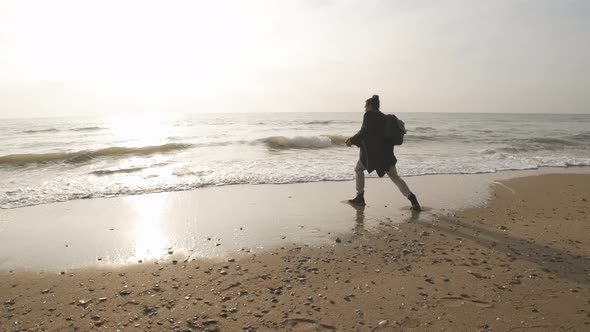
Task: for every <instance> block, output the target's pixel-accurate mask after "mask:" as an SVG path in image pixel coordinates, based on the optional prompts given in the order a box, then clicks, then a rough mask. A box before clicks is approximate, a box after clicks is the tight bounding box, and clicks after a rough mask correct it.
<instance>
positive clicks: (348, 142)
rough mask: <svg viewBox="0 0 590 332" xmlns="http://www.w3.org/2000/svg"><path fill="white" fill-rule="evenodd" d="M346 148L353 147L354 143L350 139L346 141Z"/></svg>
mask: <svg viewBox="0 0 590 332" xmlns="http://www.w3.org/2000/svg"><path fill="white" fill-rule="evenodd" d="M346 146H352V142H351V141H350V138H349V139H347V140H346Z"/></svg>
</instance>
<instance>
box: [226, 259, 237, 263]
mask: <svg viewBox="0 0 590 332" xmlns="http://www.w3.org/2000/svg"><path fill="white" fill-rule="evenodd" d="M227 261H228V262H229V263H233V262H235V261H236V260H235V259H234V258H230V259H228V260H227Z"/></svg>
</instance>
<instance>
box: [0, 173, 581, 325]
mask: <svg viewBox="0 0 590 332" xmlns="http://www.w3.org/2000/svg"><path fill="white" fill-rule="evenodd" d="M500 183H501V184H496V185H494V186H493V188H492V190H493V191H492V193H491V197H492V199H491V200H490V201H488V202H487V204H485V205H483V206H479V207H469V208H465V209H462V210H458V211H452V212H450V213H448V214H446V215H439V216H438V218H437V219H435V220H433V221H429V222H425V221H423V220H420V219H419V218H418V219H415V220H411V221H410V222H407V223H401V224H397V223H393V222H386V220H383V221H384V222H383V223H381V224H377V225H376V227H377V228H376V229H377V230H378V231H371V230H370V229H367V228H366V227H365V226H367V224H366V220H364V219H363V220H358V221H357V225H356V226H357V227H356V229H354V230H353V231H352V232H351V233H350V234H349V235H348V236H346V237H345V236H342V237H341V241H340V242H339V243H336V242H332V243H331V244H329V245H323V246H305V245H296V244H291V243H287V244H284V245H281V246H277V247H274V248H271V249H268V250H264V251H261V252H260V253H256V252H254V253H244V254H241V255H239V256H234V257H230V258H215V259H196V260H194V261H190V262H186V263H184V262H182V261H179V262H177V263H176V264H175V263H173V262H156V263H150V264H139V265H134V266H127V267H119V268H114V269H80V270H72V271H70V272H68V273H65V274H63V275H60V274H55V273H36V272H30V271H29V272H26V271H21V272H15V273H6V272H2V273H0V300H1V301H2V306H3V307H2V309H3V310H2V311H0V312H1V313H0V326H12V327H13V328H14V330H18V329H19V328H22V329H23V330H24V329H31V330H60V331H61V330H65V331H70V330H71V331H73V330H90V329H97V330H101V329H104V330H111V329H125V330H132V331H135V330H137V331H145V330H155V331H158V330H162V329H172V330H178V331H181V330H183V331H190V330H208V331H218V330H244V331H270V330H285V331H343V330H345V331H373V330H374V329H375V328H377V327H378V324H379V323H380V322H383V321H385V320H386V321H387V324H386V323H382V325H387V326H383V327H379V328H378V329H376V331H433V330H436V331H492V330H493V331H566V330H568V331H583V330H586V329H588V328H589V327H590V310H588V307H589V306H590V242H588V238H587V234H588V233H589V231H590V203H589V202H588V201H589V200H590V175H589V174H545V175H541V176H527V177H517V178H513V179H511V180H503V181H502V182H500Z"/></svg>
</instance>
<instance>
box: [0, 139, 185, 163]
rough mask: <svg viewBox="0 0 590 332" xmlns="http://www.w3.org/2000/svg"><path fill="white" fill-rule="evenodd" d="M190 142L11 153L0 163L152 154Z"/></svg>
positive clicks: (183, 147) (0, 159) (165, 151)
mask: <svg viewBox="0 0 590 332" xmlns="http://www.w3.org/2000/svg"><path fill="white" fill-rule="evenodd" d="M190 147H191V145H190V144H180V143H168V144H163V145H154V146H143V147H118V146H114V147H109V148H104V149H99V150H94V151H92V150H84V151H77V152H56V153H30V154H11V155H7V156H1V157H0V165H23V164H34V163H50V162H66V163H81V162H86V161H89V160H92V159H94V158H100V157H117V156H124V155H150V154H156V153H167V152H171V151H175V150H183V149H188V148H190Z"/></svg>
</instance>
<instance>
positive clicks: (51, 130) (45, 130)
mask: <svg viewBox="0 0 590 332" xmlns="http://www.w3.org/2000/svg"><path fill="white" fill-rule="evenodd" d="M58 131H59V130H57V129H55V128H49V129H38V130H23V133H25V134H37V133H56V132H58Z"/></svg>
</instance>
